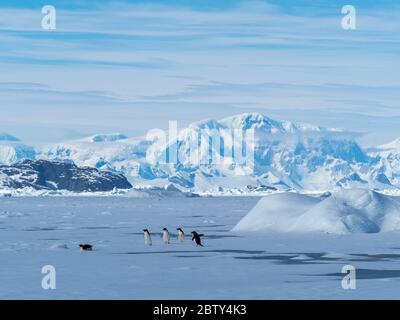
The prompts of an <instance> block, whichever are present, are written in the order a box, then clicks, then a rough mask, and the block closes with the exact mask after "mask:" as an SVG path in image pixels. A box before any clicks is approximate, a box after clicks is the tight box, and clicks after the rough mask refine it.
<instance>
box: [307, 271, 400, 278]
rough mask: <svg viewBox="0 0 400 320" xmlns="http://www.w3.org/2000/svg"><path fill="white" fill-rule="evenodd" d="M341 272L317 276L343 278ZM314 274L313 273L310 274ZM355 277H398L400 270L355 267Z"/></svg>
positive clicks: (399, 276)
mask: <svg viewBox="0 0 400 320" xmlns="http://www.w3.org/2000/svg"><path fill="white" fill-rule="evenodd" d="M343 275H344V274H343V273H326V274H320V275H317V276H328V277H337V278H338V279H343ZM310 276H315V275H310ZM356 277H357V279H389V278H400V270H383V269H356Z"/></svg>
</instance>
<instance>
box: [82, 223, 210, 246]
mask: <svg viewBox="0 0 400 320" xmlns="http://www.w3.org/2000/svg"><path fill="white" fill-rule="evenodd" d="M176 230H177V231H178V241H179V242H180V243H183V242H185V232H184V231H183V229H182V228H177V229H176ZM162 231H163V232H162V241H163V242H164V243H165V244H170V243H171V236H170V233H169V231H168V229H167V228H163V230H162ZM191 234H192V241H193V242H194V244H195V245H196V247H203V244H202V243H201V237H202V236H204V235H203V234H199V233H197V232H196V231H192V233H191ZM143 236H144V244H145V245H146V246H152V245H153V241H152V240H151V234H150V231H149V230H148V229H143ZM79 247H80V249H81V251H92V250H93V246H92V245H90V244H80V245H79Z"/></svg>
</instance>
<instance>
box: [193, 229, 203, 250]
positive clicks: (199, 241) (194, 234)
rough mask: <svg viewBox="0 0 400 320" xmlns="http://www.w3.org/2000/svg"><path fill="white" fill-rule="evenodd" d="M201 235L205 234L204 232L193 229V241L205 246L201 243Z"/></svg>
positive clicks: (197, 244)
mask: <svg viewBox="0 0 400 320" xmlns="http://www.w3.org/2000/svg"><path fill="white" fill-rule="evenodd" d="M201 236H203V234H198V233H197V232H196V231H192V241H193V242H194V243H195V244H196V246H200V247H202V246H203V245H202V244H201V239H200V237H201Z"/></svg>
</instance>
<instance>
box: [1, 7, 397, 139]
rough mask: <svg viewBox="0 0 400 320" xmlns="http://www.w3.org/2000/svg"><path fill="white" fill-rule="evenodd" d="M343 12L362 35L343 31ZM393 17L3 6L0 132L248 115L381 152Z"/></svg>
mask: <svg viewBox="0 0 400 320" xmlns="http://www.w3.org/2000/svg"><path fill="white" fill-rule="evenodd" d="M45 4H49V5H53V6H54V7H55V8H56V10H57V29H56V30H55V31H46V30H43V29H42V27H41V20H42V17H43V14H42V13H41V8H42V6H43V5H45ZM346 4H351V5H353V6H355V8H356V10H357V29H356V30H344V29H343V28H342V27H341V20H342V17H343V15H342V13H341V9H342V7H343V5H346ZM399 17H400V5H399V4H396V1H387V0H381V1H370V0H357V1H355V0H349V1H336V0H324V1H318V0H279V1H278V0H268V1H264V0H256V1H238V0H218V1H216V0H158V1H157V0H154V1H153V0H147V1H145V0H139V1H137V0H130V1H128V0H125V1H123V0H121V1H113V0H102V1H93V0H92V1H89V0H86V1H84V0H83V1H82V0H79V1H77V0H76V1H74V0H72V1H71V0H69V1H61V0H48V1H47V2H46V3H43V1H36V0H30V1H27V0H12V1H11V0H3V1H1V2H0V111H1V112H0V132H8V133H11V134H14V135H16V136H18V137H19V138H21V139H23V140H25V141H27V142H30V143H34V142H36V143H40V142H49V141H59V140H66V139H74V138H79V137H82V136H86V135H89V134H93V133H110V132H122V133H126V134H128V135H140V134H145V133H146V131H147V130H148V129H150V128H154V127H160V128H165V127H167V125H168V120H178V123H179V125H180V126H182V127H183V126H185V125H187V124H188V123H190V122H192V121H196V120H201V119H204V118H221V117H224V116H228V115H232V114H236V113H241V112H250V111H251V112H261V113H265V114H266V115H268V116H271V117H274V118H277V119H285V120H293V121H302V122H310V123H313V124H317V125H324V126H332V127H341V128H344V129H348V130H351V131H359V132H363V133H365V135H364V137H363V138H362V140H361V142H362V143H364V144H367V145H370V144H376V143H382V142H387V141H389V140H392V139H394V138H397V137H400V125H399V124H400V76H399V74H400V59H399V56H400V36H399V35H400V19H399Z"/></svg>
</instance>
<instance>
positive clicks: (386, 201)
mask: <svg viewBox="0 0 400 320" xmlns="http://www.w3.org/2000/svg"><path fill="white" fill-rule="evenodd" d="M394 230H400V202H399V200H398V199H397V198H395V197H390V196H386V195H383V194H379V193H376V192H374V191H370V190H366V189H352V190H340V191H337V192H334V193H332V194H331V195H330V196H328V197H319V198H318V197H312V196H307V195H301V194H296V193H279V194H274V195H270V196H267V197H264V198H263V199H261V200H260V202H259V203H258V204H257V205H256V206H255V207H254V209H252V210H251V211H250V213H249V214H248V215H247V216H245V217H244V218H243V219H242V220H241V221H240V222H239V223H238V224H237V225H236V226H235V227H234V228H233V231H237V232H271V231H278V232H299V233H306V232H327V233H334V234H347V233H378V232H388V231H394Z"/></svg>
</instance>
